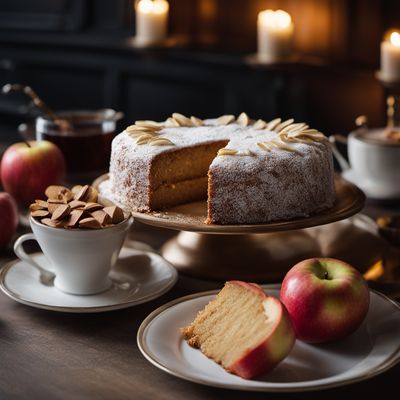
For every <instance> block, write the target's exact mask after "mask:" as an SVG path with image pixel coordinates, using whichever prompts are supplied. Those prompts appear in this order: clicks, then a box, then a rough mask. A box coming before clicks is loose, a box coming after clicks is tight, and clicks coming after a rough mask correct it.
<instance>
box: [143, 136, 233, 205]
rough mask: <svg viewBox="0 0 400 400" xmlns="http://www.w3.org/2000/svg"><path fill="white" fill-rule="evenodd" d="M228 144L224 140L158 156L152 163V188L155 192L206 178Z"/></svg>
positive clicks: (205, 191)
mask: <svg viewBox="0 0 400 400" xmlns="http://www.w3.org/2000/svg"><path fill="white" fill-rule="evenodd" d="M227 144H228V141H227V140H222V141H217V142H215V143H206V144H199V145H195V146H190V147H184V148H180V149H177V150H175V151H170V152H168V153H161V154H158V155H157V156H156V157H155V158H154V159H153V161H152V163H151V168H150V177H151V178H150V179H151V182H150V185H151V188H152V189H153V191H154V190H156V189H157V188H158V187H160V186H161V185H165V184H168V183H177V182H180V181H187V180H190V179H194V178H199V177H204V178H206V177H207V172H208V168H209V167H210V164H211V162H212V160H213V159H214V158H215V157H216V156H217V153H218V150H219V149H221V148H222V147H225V146H226V145H227ZM206 193H207V189H205V190H204V196H203V197H204V198H205V197H206ZM151 202H152V201H151ZM152 203H153V202H152ZM175 204H176V203H175Z"/></svg>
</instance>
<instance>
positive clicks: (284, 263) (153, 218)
mask: <svg viewBox="0 0 400 400" xmlns="http://www.w3.org/2000/svg"><path fill="white" fill-rule="evenodd" d="M335 186H336V194H337V199H336V202H335V204H334V206H333V207H332V208H331V209H329V210H326V211H324V212H321V213H319V214H316V215H313V216H311V217H308V218H299V219H295V220H290V221H278V222H271V223H267V224H254V225H207V224H205V223H204V221H205V219H206V214H207V204H206V201H199V202H194V203H190V204H185V205H181V206H178V207H174V208H171V209H168V210H165V211H162V212H151V213H138V212H133V213H132V215H133V217H134V218H135V220H136V221H139V222H141V223H144V224H148V225H152V226H156V227H162V228H168V229H174V230H179V231H181V232H180V233H179V234H178V235H177V236H175V237H173V238H172V239H170V240H169V241H168V242H166V243H165V245H164V246H163V247H162V249H161V254H162V255H163V257H164V258H165V259H167V260H168V261H170V262H171V263H172V264H173V265H174V266H175V267H176V268H177V269H178V271H179V272H181V273H183V274H185V275H189V276H192V277H195V278H200V279H208V280H217V281H224V280H228V279H241V280H249V281H255V282H274V281H279V280H280V279H282V277H283V276H284V275H285V273H286V271H287V270H288V269H289V268H290V267H291V266H293V265H294V264H295V263H297V262H298V261H300V260H303V259H305V258H309V257H316V256H320V255H321V250H320V246H319V245H318V244H317V242H316V240H315V238H313V237H312V235H309V234H308V233H306V232H305V231H303V230H302V229H304V228H310V227H315V226H320V225H324V224H329V223H331V222H335V221H340V220H343V219H346V218H348V217H350V216H352V215H354V214H356V213H358V212H359V211H360V210H361V209H362V208H363V206H364V201H365V196H364V194H363V193H362V192H361V190H359V189H358V188H357V187H356V186H355V185H353V184H351V183H349V182H347V181H345V180H343V179H341V178H339V177H336V178H335ZM368 266H370V265H368Z"/></svg>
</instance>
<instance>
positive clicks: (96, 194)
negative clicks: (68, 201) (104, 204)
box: [85, 186, 99, 203]
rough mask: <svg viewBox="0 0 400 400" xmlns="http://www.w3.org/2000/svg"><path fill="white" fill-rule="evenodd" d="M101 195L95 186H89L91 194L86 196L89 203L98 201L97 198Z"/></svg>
mask: <svg viewBox="0 0 400 400" xmlns="http://www.w3.org/2000/svg"><path fill="white" fill-rule="evenodd" d="M98 197H99V192H98V191H97V189H95V188H94V187H93V186H89V194H88V196H87V197H86V200H85V201H87V202H88V203H97V199H98Z"/></svg>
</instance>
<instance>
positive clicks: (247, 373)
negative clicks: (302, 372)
mask: <svg viewBox="0 0 400 400" xmlns="http://www.w3.org/2000/svg"><path fill="white" fill-rule="evenodd" d="M215 321H217V323H216V322H215ZM182 331H183V334H184V336H185V338H186V339H187V340H188V343H189V344H190V345H191V346H194V347H199V348H200V349H201V351H202V352H203V353H204V354H206V355H207V356H208V357H209V358H211V359H213V360H215V361H216V362H218V363H220V364H221V365H222V366H223V367H224V368H225V369H226V370H227V371H229V372H231V373H234V374H236V375H239V376H241V377H242V378H245V379H251V378H254V377H256V376H258V375H260V374H262V373H265V372H268V371H270V370H271V369H273V368H274V367H275V366H276V365H277V364H278V363H279V362H280V361H282V360H283V359H284V358H285V357H286V356H287V355H288V354H289V353H290V351H291V349H292V347H293V344H294V342H295V335H294V331H293V328H292V325H291V322H290V318H289V315H288V313H287V311H286V309H285V307H284V305H283V304H282V303H281V302H280V301H279V300H278V299H276V298H274V297H272V296H268V295H267V294H265V293H264V291H263V290H262V288H261V287H259V286H258V285H256V284H254V283H246V282H242V281H229V282H226V284H225V286H224V288H223V289H222V290H221V291H220V292H219V294H218V295H217V297H216V298H215V299H214V300H213V301H212V302H210V303H209V304H208V305H207V306H206V307H205V309H204V310H203V311H201V312H200V313H199V314H198V316H197V317H196V319H195V320H194V321H193V322H192V324H190V325H189V326H187V327H186V328H183V330H182Z"/></svg>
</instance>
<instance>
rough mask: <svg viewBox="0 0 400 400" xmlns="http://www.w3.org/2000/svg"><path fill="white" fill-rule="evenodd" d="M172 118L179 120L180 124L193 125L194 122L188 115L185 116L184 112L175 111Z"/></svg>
mask: <svg viewBox="0 0 400 400" xmlns="http://www.w3.org/2000/svg"><path fill="white" fill-rule="evenodd" d="M172 118H173V119H174V120H175V121H176V122H178V124H179V126H186V127H189V126H193V122H192V121H191V120H190V119H189V118H188V117H185V116H184V115H183V114H179V113H173V114H172Z"/></svg>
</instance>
